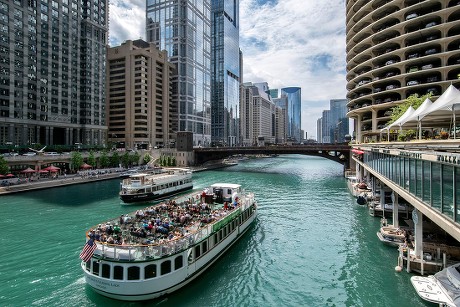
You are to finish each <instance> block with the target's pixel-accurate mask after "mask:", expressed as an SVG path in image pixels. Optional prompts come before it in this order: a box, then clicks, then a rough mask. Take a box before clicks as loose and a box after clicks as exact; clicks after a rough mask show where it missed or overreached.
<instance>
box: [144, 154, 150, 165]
mask: <svg viewBox="0 0 460 307" xmlns="http://www.w3.org/2000/svg"><path fill="white" fill-rule="evenodd" d="M151 159H152V157H151V156H150V155H149V154H145V155H144V159H143V163H144V164H148V163H149V162H150V160H151Z"/></svg>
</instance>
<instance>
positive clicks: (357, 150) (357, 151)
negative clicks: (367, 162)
mask: <svg viewBox="0 0 460 307" xmlns="http://www.w3.org/2000/svg"><path fill="white" fill-rule="evenodd" d="M351 152H352V153H354V154H357V155H362V154H363V153H364V151H362V150H359V149H352V150H351Z"/></svg>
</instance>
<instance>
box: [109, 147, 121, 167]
mask: <svg viewBox="0 0 460 307" xmlns="http://www.w3.org/2000/svg"><path fill="white" fill-rule="evenodd" d="M119 164H120V155H119V154H118V152H117V151H114V152H113V153H112V156H111V157H110V165H112V166H115V167H118V165H119Z"/></svg>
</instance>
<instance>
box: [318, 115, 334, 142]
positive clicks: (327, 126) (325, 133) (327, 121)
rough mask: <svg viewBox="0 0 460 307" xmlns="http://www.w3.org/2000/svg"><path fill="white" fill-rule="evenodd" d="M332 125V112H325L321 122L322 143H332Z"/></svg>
mask: <svg viewBox="0 0 460 307" xmlns="http://www.w3.org/2000/svg"><path fill="white" fill-rule="evenodd" d="M331 130H332V123H331V111H330V110H324V111H323V117H322V120H321V132H322V136H321V143H331V142H332V139H333V135H331Z"/></svg>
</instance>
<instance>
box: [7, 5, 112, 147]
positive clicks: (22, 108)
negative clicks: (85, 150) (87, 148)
mask: <svg viewBox="0 0 460 307" xmlns="http://www.w3.org/2000/svg"><path fill="white" fill-rule="evenodd" d="M108 10H109V5H108V1H107V0H94V1H89V0H84V1H81V0H78V1H77V0H53V1H36V0H29V1H25V0H15V1H3V0H1V1H0V31H1V35H0V144H8V145H32V144H35V143H37V144H38V143H40V144H44V145H73V144H74V143H82V144H87V145H105V140H106V134H107V126H106V118H105V107H106V101H105V73H106V71H105V65H106V45H107V31H108V13H109V12H108Z"/></svg>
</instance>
